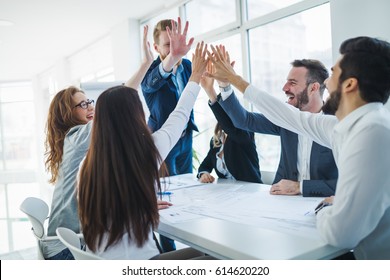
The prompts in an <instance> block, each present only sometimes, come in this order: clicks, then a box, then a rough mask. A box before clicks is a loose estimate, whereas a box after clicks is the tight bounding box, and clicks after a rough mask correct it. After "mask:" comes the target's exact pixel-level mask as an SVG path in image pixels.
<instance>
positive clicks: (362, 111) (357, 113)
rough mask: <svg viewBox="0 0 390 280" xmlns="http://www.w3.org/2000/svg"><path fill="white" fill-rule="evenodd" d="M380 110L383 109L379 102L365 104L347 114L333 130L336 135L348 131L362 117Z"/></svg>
mask: <svg viewBox="0 0 390 280" xmlns="http://www.w3.org/2000/svg"><path fill="white" fill-rule="evenodd" d="M381 108H383V104H382V103H380V102H371V103H367V104H365V105H363V106H361V107H359V108H357V109H355V110H353V111H352V112H351V113H349V114H348V115H347V116H346V117H345V118H344V119H342V120H341V121H340V122H339V123H338V124H336V126H335V128H334V130H335V132H338V133H343V132H344V131H348V130H349V129H350V128H351V127H352V126H353V125H354V124H355V123H356V122H357V121H358V120H359V119H360V118H362V117H363V116H364V115H366V114H368V113H370V112H372V111H379V110H380V109H381Z"/></svg>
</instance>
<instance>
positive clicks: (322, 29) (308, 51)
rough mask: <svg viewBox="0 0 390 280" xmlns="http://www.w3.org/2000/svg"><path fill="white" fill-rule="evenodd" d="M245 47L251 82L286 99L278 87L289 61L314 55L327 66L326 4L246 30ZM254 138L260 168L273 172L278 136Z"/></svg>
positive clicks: (329, 36)
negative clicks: (247, 41) (247, 53)
mask: <svg viewBox="0 0 390 280" xmlns="http://www.w3.org/2000/svg"><path fill="white" fill-rule="evenodd" d="M313 22H316V23H321V24H313ZM249 48H250V60H249V64H250V73H251V76H250V78H251V81H252V83H253V84H254V85H256V86H258V87H259V88H262V89H264V90H266V91H268V92H269V93H271V94H273V95H275V96H276V97H278V98H279V99H281V100H286V97H285V94H284V92H283V91H282V87H283V85H284V83H285V81H286V78H287V74H288V72H289V71H290V69H291V65H290V62H292V61H293V60H294V59H302V58H314V59H318V60H320V61H322V62H323V63H324V64H325V65H326V66H327V67H328V68H330V66H331V58H332V53H331V52H332V51H331V34H330V13H329V4H325V5H321V6H318V7H315V8H312V9H309V10H306V11H303V12H301V13H298V14H294V15H292V16H289V17H286V18H282V19H280V20H278V21H274V22H271V23H268V24H265V25H262V26H259V27H256V28H253V29H251V30H249ZM255 111H256V110H255ZM256 139H257V148H258V153H259V156H260V166H261V169H262V170H267V171H275V169H276V168H277V165H278V163H279V156H280V139H279V137H275V136H267V135H260V134H258V135H256Z"/></svg>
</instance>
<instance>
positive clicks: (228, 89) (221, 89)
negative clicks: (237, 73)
mask: <svg viewBox="0 0 390 280" xmlns="http://www.w3.org/2000/svg"><path fill="white" fill-rule="evenodd" d="M219 90H220V91H221V92H228V91H230V90H232V86H231V85H230V84H229V85H227V86H226V87H219Z"/></svg>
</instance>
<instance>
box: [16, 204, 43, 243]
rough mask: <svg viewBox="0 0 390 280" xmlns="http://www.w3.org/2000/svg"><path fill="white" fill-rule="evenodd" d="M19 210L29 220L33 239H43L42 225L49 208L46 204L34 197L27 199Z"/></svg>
mask: <svg viewBox="0 0 390 280" xmlns="http://www.w3.org/2000/svg"><path fill="white" fill-rule="evenodd" d="M19 208H20V210H21V211H22V212H23V213H25V214H26V215H27V217H28V219H29V220H30V222H31V224H32V231H33V233H34V235H35V237H36V238H38V239H41V238H43V237H44V236H45V228H44V223H45V220H46V218H47V215H48V214H49V206H47V204H46V202H44V201H43V200H42V199H39V198H36V197H27V198H26V199H25V200H24V201H23V202H22V204H21V205H20V207H19Z"/></svg>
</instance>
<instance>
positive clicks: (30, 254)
mask: <svg viewBox="0 0 390 280" xmlns="http://www.w3.org/2000/svg"><path fill="white" fill-rule="evenodd" d="M36 259H37V248H36V247H32V248H28V249H23V250H19V251H14V252H10V253H6V254H2V255H0V260H36Z"/></svg>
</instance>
